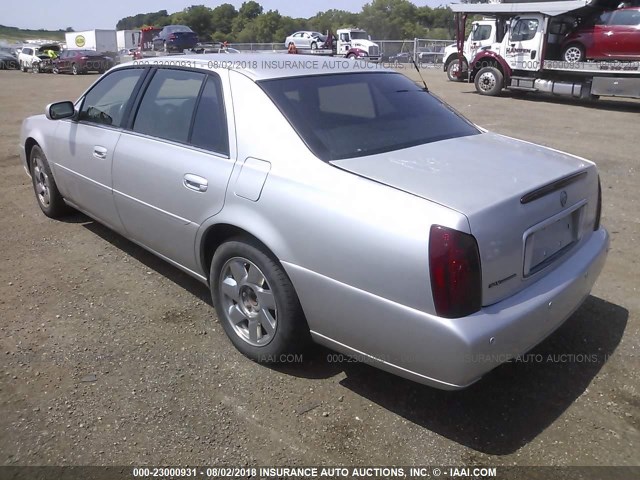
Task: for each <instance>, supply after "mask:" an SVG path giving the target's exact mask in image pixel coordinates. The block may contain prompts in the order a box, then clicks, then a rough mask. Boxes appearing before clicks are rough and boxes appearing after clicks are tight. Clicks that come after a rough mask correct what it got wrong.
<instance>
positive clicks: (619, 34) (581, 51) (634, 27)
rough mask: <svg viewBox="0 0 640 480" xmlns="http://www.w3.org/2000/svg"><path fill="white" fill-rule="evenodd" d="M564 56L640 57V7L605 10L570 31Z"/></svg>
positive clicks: (572, 58) (570, 58)
mask: <svg viewBox="0 0 640 480" xmlns="http://www.w3.org/2000/svg"><path fill="white" fill-rule="evenodd" d="M562 59H563V60H564V61H566V62H571V63H573V62H582V61H584V60H640V7H628V8H620V9H618V10H608V11H605V12H602V13H601V14H600V15H597V16H595V17H593V18H591V19H590V20H589V21H587V22H586V23H585V24H584V25H581V26H580V27H578V28H577V29H576V30H574V31H573V32H571V33H570V34H569V35H567V38H565V39H564V41H563V42H562Z"/></svg>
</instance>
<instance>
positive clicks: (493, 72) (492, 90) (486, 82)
mask: <svg viewBox="0 0 640 480" xmlns="http://www.w3.org/2000/svg"><path fill="white" fill-rule="evenodd" d="M503 82H504V75H502V72H501V71H500V70H498V69H497V68H495V67H484V68H481V69H480V71H479V72H478V73H477V74H476V78H475V85H476V91H477V92H478V93H479V94H480V95H489V96H492V97H495V96H496V95H500V92H502V86H503Z"/></svg>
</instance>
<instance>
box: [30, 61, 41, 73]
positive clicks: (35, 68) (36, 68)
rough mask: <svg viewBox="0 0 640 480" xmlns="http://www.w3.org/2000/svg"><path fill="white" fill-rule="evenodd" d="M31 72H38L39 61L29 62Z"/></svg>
mask: <svg viewBox="0 0 640 480" xmlns="http://www.w3.org/2000/svg"><path fill="white" fill-rule="evenodd" d="M31 73H40V64H39V63H35V62H34V63H32V64H31Z"/></svg>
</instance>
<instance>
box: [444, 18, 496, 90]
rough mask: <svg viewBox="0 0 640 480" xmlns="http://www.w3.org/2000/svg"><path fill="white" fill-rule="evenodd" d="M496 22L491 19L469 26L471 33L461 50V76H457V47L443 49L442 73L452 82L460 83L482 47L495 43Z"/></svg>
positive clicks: (449, 46) (478, 21) (458, 65)
mask: <svg viewBox="0 0 640 480" xmlns="http://www.w3.org/2000/svg"><path fill="white" fill-rule="evenodd" d="M496 38H497V36H496V21H495V19H493V18H486V19H482V20H477V21H475V22H473V23H472V24H471V33H470V34H469V38H467V40H466V42H464V47H463V49H462V55H463V56H464V58H463V59H462V71H461V72H462V74H461V75H458V71H459V70H460V62H458V45H457V44H455V43H453V44H451V45H447V46H446V47H445V48H444V54H443V55H442V58H443V59H444V61H443V67H444V71H445V72H446V73H447V77H448V78H449V80H451V81H452V82H455V81H461V80H463V79H464V77H466V75H467V71H468V69H469V63H471V60H472V59H473V57H475V56H476V53H478V50H480V49H481V48H482V47H486V46H490V45H493V44H494V43H496Z"/></svg>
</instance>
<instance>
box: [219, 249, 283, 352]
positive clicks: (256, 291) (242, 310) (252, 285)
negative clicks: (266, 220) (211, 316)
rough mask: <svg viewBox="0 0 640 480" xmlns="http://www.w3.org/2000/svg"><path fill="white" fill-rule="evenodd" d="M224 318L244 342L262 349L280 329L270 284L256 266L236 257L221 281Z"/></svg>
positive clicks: (222, 273) (231, 260)
mask: <svg viewBox="0 0 640 480" xmlns="http://www.w3.org/2000/svg"><path fill="white" fill-rule="evenodd" d="M218 288H219V292H220V295H219V296H220V301H221V302H222V307H223V311H224V316H225V318H224V319H222V321H225V322H228V323H229V325H230V326H231V327H232V329H233V331H234V332H235V333H236V335H238V337H239V338H241V339H242V340H243V341H245V342H247V343H248V344H249V345H252V346H255V347H263V346H265V345H267V344H268V343H269V342H271V340H273V338H274V335H275V333H276V329H277V328H278V309H277V306H276V300H275V296H274V294H273V291H272V290H271V287H270V286H269V282H268V281H267V279H266V277H265V276H264V274H263V273H262V271H261V270H260V269H259V268H258V267H257V266H256V264H255V263H253V262H251V261H250V260H248V259H246V258H243V257H233V258H231V259H229V260H227V262H226V263H225V264H224V265H223V267H222V270H221V274H220V278H219V279H218Z"/></svg>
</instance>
